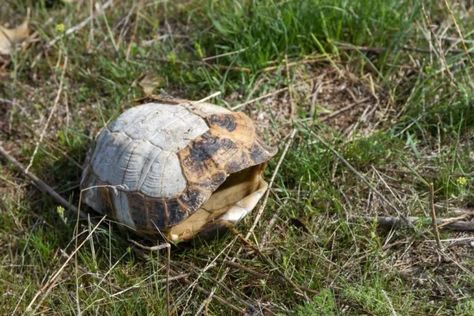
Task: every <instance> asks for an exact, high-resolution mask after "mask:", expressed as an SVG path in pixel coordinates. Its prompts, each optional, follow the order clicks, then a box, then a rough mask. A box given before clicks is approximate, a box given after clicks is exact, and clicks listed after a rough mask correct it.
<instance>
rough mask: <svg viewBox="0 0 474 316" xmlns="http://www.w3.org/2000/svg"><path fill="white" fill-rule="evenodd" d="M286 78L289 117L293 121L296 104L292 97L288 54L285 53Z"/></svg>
mask: <svg viewBox="0 0 474 316" xmlns="http://www.w3.org/2000/svg"><path fill="white" fill-rule="evenodd" d="M285 68H286V80H287V81H288V98H289V100H290V117H291V120H292V121H293V119H294V116H295V113H296V105H295V101H294V97H293V85H292V84H291V82H292V81H291V74H290V66H289V65H288V55H285Z"/></svg>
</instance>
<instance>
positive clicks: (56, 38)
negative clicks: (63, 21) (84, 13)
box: [47, 0, 114, 47]
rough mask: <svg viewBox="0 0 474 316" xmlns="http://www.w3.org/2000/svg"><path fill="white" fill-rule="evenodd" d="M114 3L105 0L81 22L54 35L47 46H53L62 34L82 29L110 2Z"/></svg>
mask: <svg viewBox="0 0 474 316" xmlns="http://www.w3.org/2000/svg"><path fill="white" fill-rule="evenodd" d="M113 3H114V0H109V1H107V2H106V3H104V4H103V5H102V6H100V7H99V8H98V9H96V10H95V12H94V13H93V14H91V15H89V16H88V17H87V18H86V19H85V20H83V21H82V22H81V23H79V24H77V25H75V26H73V27H71V28H69V29H67V30H66V31H65V32H64V35H60V36H56V37H55V38H53V39H52V40H51V41H49V42H48V44H47V47H51V46H53V45H54V44H56V43H57V42H58V41H59V40H60V39H61V38H63V37H64V36H67V35H70V34H73V33H76V32H77V31H79V30H81V29H83V28H84V27H86V26H87V24H89V22H90V21H91V20H93V19H95V18H96V17H97V16H98V15H99V14H102V13H103V12H104V10H105V9H107V8H109V7H110V6H112V4H113Z"/></svg>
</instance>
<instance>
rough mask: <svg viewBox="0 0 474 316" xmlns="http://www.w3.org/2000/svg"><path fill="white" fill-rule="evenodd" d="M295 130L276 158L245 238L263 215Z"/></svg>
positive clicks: (247, 237) (246, 237) (294, 130)
mask: <svg viewBox="0 0 474 316" xmlns="http://www.w3.org/2000/svg"><path fill="white" fill-rule="evenodd" d="M296 132H297V130H296V129H293V130H292V131H291V134H290V138H289V139H288V141H287V142H286V145H285V149H283V153H282V154H281V156H280V159H279V160H278V163H277V165H276V167H275V171H273V175H272V177H271V178H270V182H269V183H268V189H267V192H265V197H264V198H263V202H262V204H261V205H260V207H259V209H258V212H257V216H256V217H255V220H254V222H253V224H252V226H251V227H250V229H249V231H248V232H247V234H246V235H245V239H249V237H250V235H251V234H252V233H253V231H254V229H255V227H257V224H258V222H259V221H260V218H261V217H262V215H263V211H264V210H265V206H267V202H268V197H269V195H270V190H271V188H272V186H273V182H275V178H276V175H277V174H278V170H280V167H281V164H282V163H283V160H284V159H285V157H286V154H287V153H288V149H289V148H290V146H291V144H292V143H293V140H294V138H295V135H296Z"/></svg>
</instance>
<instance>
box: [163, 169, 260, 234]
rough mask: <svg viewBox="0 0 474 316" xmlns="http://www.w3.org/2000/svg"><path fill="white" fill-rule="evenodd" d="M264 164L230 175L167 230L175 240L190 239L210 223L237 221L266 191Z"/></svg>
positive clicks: (220, 223)
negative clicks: (203, 200) (195, 207)
mask: <svg viewBox="0 0 474 316" xmlns="http://www.w3.org/2000/svg"><path fill="white" fill-rule="evenodd" d="M264 168H265V165H264V164H261V165H257V166H253V167H250V168H247V169H244V170H241V171H239V172H236V173H234V174H231V175H229V176H228V177H227V179H226V181H224V183H222V184H221V185H220V186H219V188H217V190H216V191H215V192H214V193H213V194H212V195H211V197H210V198H209V199H208V200H207V201H206V202H205V203H204V204H203V205H202V206H201V207H200V208H199V209H198V210H197V211H196V212H195V213H194V214H192V215H191V216H190V217H188V218H187V219H186V220H184V221H183V222H181V223H179V224H178V225H176V226H173V227H172V228H171V229H170V231H169V232H168V236H169V238H170V239H171V240H172V241H183V240H189V239H191V238H192V237H194V236H195V235H196V234H198V233H199V232H201V231H203V230H207V229H209V228H210V227H211V226H213V225H214V226H215V225H219V226H222V223H223V222H226V223H231V224H235V223H237V222H238V221H240V220H241V219H242V218H244V217H245V216H246V215H247V214H248V213H250V212H251V211H252V210H253V209H254V207H255V206H256V205H257V203H258V201H259V200H260V199H261V198H262V196H263V194H264V193H265V191H266V190H267V187H268V185H267V183H266V182H265V181H264V180H263V178H262V172H263V169H264Z"/></svg>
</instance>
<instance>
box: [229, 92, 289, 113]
mask: <svg viewBox="0 0 474 316" xmlns="http://www.w3.org/2000/svg"><path fill="white" fill-rule="evenodd" d="M286 90H288V87H285V88H281V89H278V90H275V91H272V92H270V93H267V94H264V95H262V96H259V97H257V98H255V99H252V100H249V101H246V102H244V103H241V104H238V105H236V106H234V107H232V110H234V111H235V110H237V109H240V108H242V107H244V106H246V105H248V104H251V103H255V102H257V101H260V100H263V99H266V98H268V97H271V96H274V95H277V94H280V93H282V92H285V91H286Z"/></svg>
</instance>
